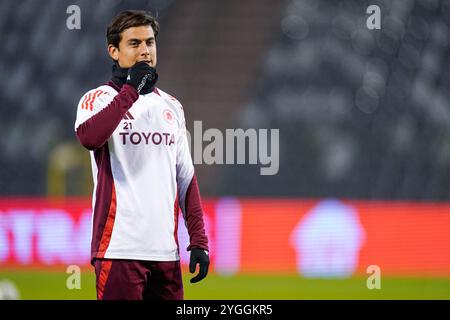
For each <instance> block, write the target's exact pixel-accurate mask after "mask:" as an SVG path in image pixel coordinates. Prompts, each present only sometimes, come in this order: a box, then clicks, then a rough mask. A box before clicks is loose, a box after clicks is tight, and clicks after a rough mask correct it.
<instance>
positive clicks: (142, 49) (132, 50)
mask: <svg viewBox="0 0 450 320" xmlns="http://www.w3.org/2000/svg"><path fill="white" fill-rule="evenodd" d="M121 36H122V39H121V40H120V43H119V48H116V47H114V46H113V45H111V44H110V45H109V46H108V52H109V55H110V56H111V58H113V59H114V60H116V61H118V62H119V66H120V67H122V68H129V67H131V66H133V65H134V64H135V63H136V62H139V61H145V62H147V63H148V65H149V66H150V67H156V39H155V34H154V32H153V28H152V27H151V26H150V25H148V26H140V27H131V28H128V29H125V30H124V31H122V33H121Z"/></svg>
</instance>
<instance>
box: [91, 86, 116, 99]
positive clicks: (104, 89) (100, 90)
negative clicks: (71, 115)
mask: <svg viewBox="0 0 450 320" xmlns="http://www.w3.org/2000/svg"><path fill="white" fill-rule="evenodd" d="M117 93H118V92H117V91H116V89H114V88H113V87H112V86H110V85H108V84H102V85H100V86H98V87H96V88H93V89H90V90H88V91H87V92H85V93H84V94H83V97H84V96H86V95H92V94H97V95H102V94H106V95H116V94H117Z"/></svg>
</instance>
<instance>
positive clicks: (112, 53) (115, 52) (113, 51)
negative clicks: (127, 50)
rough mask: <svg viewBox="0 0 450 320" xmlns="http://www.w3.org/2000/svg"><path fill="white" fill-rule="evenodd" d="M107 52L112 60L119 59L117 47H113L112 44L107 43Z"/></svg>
mask: <svg viewBox="0 0 450 320" xmlns="http://www.w3.org/2000/svg"><path fill="white" fill-rule="evenodd" d="M108 53H109V56H110V57H111V58H112V59H113V60H114V61H117V60H119V48H117V47H115V46H114V45H112V44H109V45H108Z"/></svg>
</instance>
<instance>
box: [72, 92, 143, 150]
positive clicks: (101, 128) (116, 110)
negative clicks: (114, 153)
mask: <svg viewBox="0 0 450 320" xmlns="http://www.w3.org/2000/svg"><path fill="white" fill-rule="evenodd" d="M138 97H139V95H138V93H137V91H136V89H135V88H133V87H132V86H131V85H128V84H124V85H123V86H122V89H121V90H120V92H119V94H117V95H116V96H115V97H114V99H113V100H112V101H111V102H110V103H109V104H108V105H107V106H106V107H105V108H103V109H102V110H101V111H99V112H98V113H96V114H94V115H93V116H92V117H90V118H89V119H87V120H86V121H85V122H83V123H82V124H80V125H79V126H78V128H77V129H76V133H77V138H78V140H79V141H80V143H81V144H82V145H83V146H84V147H85V148H87V149H89V150H94V149H98V148H100V147H101V146H103V145H104V144H105V142H106V141H107V140H108V139H109V138H110V137H111V135H112V134H113V132H114V130H116V128H117V126H118V125H119V123H120V121H122V119H123V117H124V115H125V113H126V112H127V111H128V109H130V108H131V106H132V105H133V103H134V102H135V101H136V100H137V99H138ZM97 100H98V98H97ZM93 103H96V101H95V100H94V101H93Z"/></svg>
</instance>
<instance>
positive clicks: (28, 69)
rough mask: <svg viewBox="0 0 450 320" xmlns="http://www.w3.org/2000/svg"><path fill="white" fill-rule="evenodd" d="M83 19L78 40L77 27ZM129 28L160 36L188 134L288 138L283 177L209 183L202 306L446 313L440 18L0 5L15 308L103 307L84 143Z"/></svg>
mask: <svg viewBox="0 0 450 320" xmlns="http://www.w3.org/2000/svg"><path fill="white" fill-rule="evenodd" d="M73 4H75V5H78V6H79V7H80V9H81V29H80V30H69V29H68V28H67V27H66V20H67V18H68V17H69V15H68V14H67V13H66V9H67V7H68V6H70V5H73ZM369 5H378V6H379V7H380V9H381V29H380V30H368V28H367V27H366V20H367V18H368V17H369V14H366V8H367V7H368V6H369ZM125 9H144V10H149V11H151V12H153V13H154V14H155V15H156V16H157V17H158V19H159V21H160V23H161V32H160V35H159V38H158V72H159V74H160V77H159V84H158V86H159V87H160V88H161V89H163V90H164V91H166V92H168V93H171V94H173V95H174V96H176V97H177V98H178V99H179V100H180V101H181V103H182V104H183V105H184V108H185V110H186V115H187V126H188V129H189V131H191V132H192V128H193V122H194V120H201V121H202V122H203V128H204V129H207V128H218V129H220V130H225V129H226V128H244V129H245V128H267V129H271V128H278V129H279V130H280V131H279V132H280V155H279V160H280V163H279V172H278V174H276V175H273V176H261V175H260V174H259V169H260V166H258V165H206V164H199V165H196V170H197V176H198V179H199V183H200V188H201V192H202V194H203V196H204V198H205V199H204V207H205V210H206V224H207V226H206V227H207V232H208V234H209V237H210V241H211V256H212V266H211V275H210V276H209V277H208V278H207V279H206V280H204V281H203V282H201V283H199V284H198V285H195V286H194V285H191V284H189V283H188V279H189V278H190V275H189V274H188V272H187V270H184V271H185V272H184V275H185V276H184V280H185V282H186V285H185V292H186V298H187V299H216V298H222V299H260V298H265V299H449V298H450V231H449V230H450V202H449V200H450V129H449V128H450V127H449V125H448V124H449V123H450V100H449V98H450V91H449V85H450V63H449V40H450V37H449V36H450V31H449V30H450V29H449V28H450V1H444V0H441V1H439V0H398V1H396V0H391V1H389V0H384V1H383V0H372V1H357V0H345V1H344V0H342V1H337V0H336V1H331V0H329V1H326V0H285V1H281V0H248V1H237V0H236V1H235V0H228V1H211V0H209V1H202V0H190V1H175V0H172V1H170V0H168V1H164V0H156V1H141V0H139V1H138V0H127V1H125V0H122V1H121V0H108V1H107V0H105V1H100V0H94V1H88V0H85V1H81V0H80V1H76V0H40V1H35V0H23V1H12V0H0V26H1V29H2V30H4V32H2V33H1V35H0V39H1V43H2V47H1V49H0V57H1V61H2V62H1V63H0V83H1V89H0V106H1V110H2V113H1V114H2V116H1V117H0V125H1V127H2V128H3V130H4V133H3V134H2V135H1V136H0V150H2V157H0V298H8V297H16V298H22V299H94V298H95V287H94V281H95V280H94V273H93V269H92V268H91V267H90V266H89V263H88V260H89V242H90V225H89V223H90V214H91V212H90V194H91V191H92V182H91V181H92V177H91V172H90V163H89V157H88V153H87V152H86V151H85V150H83V149H82V148H81V147H80V146H79V145H78V143H77V141H76V139H75V135H74V129H73V125H74V120H75V114H76V106H77V103H78V101H79V99H80V97H81V96H82V94H84V93H85V92H86V91H87V90H89V89H91V88H93V87H96V86H97V85H99V84H101V83H104V82H105V81H107V80H108V79H109V77H110V69H111V61H110V60H109V58H108V56H107V53H106V50H105V48H106V43H105V30H106V26H107V25H108V23H109V21H110V20H111V18H112V17H113V16H114V15H115V14H116V13H118V12H120V11H122V10H125ZM180 225H182V224H180ZM179 237H180V243H181V250H182V261H183V263H184V265H185V264H186V261H187V259H188V256H187V254H186V253H185V252H184V248H185V247H186V243H187V235H186V232H185V230H184V228H182V227H181V228H180V230H179ZM69 265H78V266H80V267H81V270H82V273H81V289H80V290H69V289H68V288H67V287H66V281H67V279H68V276H69V274H67V273H66V268H67V266H69ZM369 266H378V267H379V268H380V271H381V289H373V290H369V289H368V287H367V281H368V278H369V276H371V273H367V268H368V267H369ZM369 282H370V279H369Z"/></svg>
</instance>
